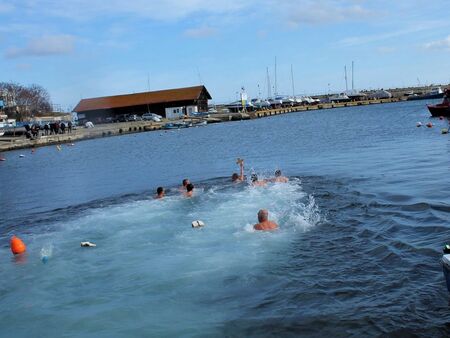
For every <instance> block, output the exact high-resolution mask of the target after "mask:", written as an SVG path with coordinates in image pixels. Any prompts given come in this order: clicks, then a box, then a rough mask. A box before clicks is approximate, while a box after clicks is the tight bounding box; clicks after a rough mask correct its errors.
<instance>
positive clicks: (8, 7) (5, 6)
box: [0, 1, 14, 14]
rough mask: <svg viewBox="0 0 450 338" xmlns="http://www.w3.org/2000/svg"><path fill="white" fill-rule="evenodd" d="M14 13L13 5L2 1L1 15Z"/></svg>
mask: <svg viewBox="0 0 450 338" xmlns="http://www.w3.org/2000/svg"><path fill="white" fill-rule="evenodd" d="M12 11H14V6H13V5H12V4H10V3H7V2H5V1H0V14H3V13H10V12H12Z"/></svg>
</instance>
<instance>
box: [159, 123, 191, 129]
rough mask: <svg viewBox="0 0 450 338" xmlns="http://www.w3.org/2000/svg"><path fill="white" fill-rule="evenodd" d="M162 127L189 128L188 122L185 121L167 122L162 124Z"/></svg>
mask: <svg viewBox="0 0 450 338" xmlns="http://www.w3.org/2000/svg"><path fill="white" fill-rule="evenodd" d="M162 128H163V129H180V128H189V124H188V123H185V122H169V123H166V124H165V125H163V126H162Z"/></svg>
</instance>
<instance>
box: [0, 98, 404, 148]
mask: <svg viewBox="0 0 450 338" xmlns="http://www.w3.org/2000/svg"><path fill="white" fill-rule="evenodd" d="M402 100H404V99H401V98H391V99H380V100H368V101H357V102H346V103H322V104H318V105H311V106H298V107H288V108H278V109H268V110H260V111H254V112H248V113H222V114H211V115H210V117H206V118H204V119H203V120H206V121H207V122H208V124H210V123H218V122H227V121H238V120H246V119H254V118H262V117H267V116H273V115H280V114H286V113H293V112H302V111H305V112H306V111H311V110H319V109H332V108H343V107H352V106H362V105H370V104H380V103H391V102H398V101H402ZM198 120H199V119H195V118H192V119H191V118H189V119H185V120H184V121H186V122H192V121H198ZM164 124H165V121H163V122H148V121H136V122H123V123H108V124H101V125H96V126H95V127H94V128H83V127H78V128H77V129H75V130H73V131H72V133H65V134H58V135H49V136H40V137H38V138H36V139H34V140H30V139H27V138H26V137H25V136H1V137H0V152H2V151H8V150H14V149H22V148H33V147H41V146H48V145H55V144H62V143H73V142H76V141H81V140H87V139H93V138H101V137H110V136H120V135H125V134H131V133H139V132H144V131H153V130H161V129H162V127H163V125H164Z"/></svg>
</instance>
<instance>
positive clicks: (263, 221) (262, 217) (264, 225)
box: [253, 209, 278, 231]
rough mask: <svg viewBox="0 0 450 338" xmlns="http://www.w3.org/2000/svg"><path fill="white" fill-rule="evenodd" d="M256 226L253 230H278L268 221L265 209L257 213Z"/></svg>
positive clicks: (267, 213)
mask: <svg viewBox="0 0 450 338" xmlns="http://www.w3.org/2000/svg"><path fill="white" fill-rule="evenodd" d="M258 222H259V223H258V224H255V225H254V226H253V229H255V230H263V231H265V230H275V229H277V228H278V224H277V223H275V222H272V221H269V212H268V211H267V210H266V209H261V210H259V211H258Z"/></svg>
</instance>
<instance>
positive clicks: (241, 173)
mask: <svg viewBox="0 0 450 338" xmlns="http://www.w3.org/2000/svg"><path fill="white" fill-rule="evenodd" d="M239 168H240V176H239V179H240V180H241V181H243V180H244V160H241V161H240V162H239Z"/></svg>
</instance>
